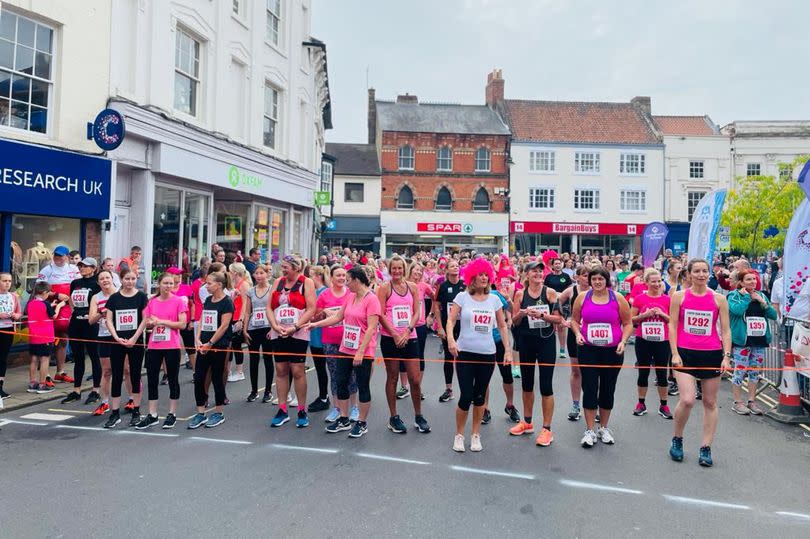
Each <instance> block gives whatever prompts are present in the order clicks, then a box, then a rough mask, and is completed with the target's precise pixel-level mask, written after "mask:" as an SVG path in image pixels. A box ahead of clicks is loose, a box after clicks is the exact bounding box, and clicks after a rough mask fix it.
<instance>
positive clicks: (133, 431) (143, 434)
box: [113, 430, 180, 438]
mask: <svg viewBox="0 0 810 539" xmlns="http://www.w3.org/2000/svg"><path fill="white" fill-rule="evenodd" d="M113 432H115V433H116V434H140V435H141V436H159V437H161V438H177V437H178V436H180V435H179V434H169V433H164V432H144V431H142V430H116V431H113Z"/></svg>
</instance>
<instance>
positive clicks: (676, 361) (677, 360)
mask: <svg viewBox="0 0 810 539" xmlns="http://www.w3.org/2000/svg"><path fill="white" fill-rule="evenodd" d="M672 366H673V367H676V368H679V367H683V360H681V356H680V355H678V354H675V355H674V356H672Z"/></svg>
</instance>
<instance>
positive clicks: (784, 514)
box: [776, 511, 810, 520]
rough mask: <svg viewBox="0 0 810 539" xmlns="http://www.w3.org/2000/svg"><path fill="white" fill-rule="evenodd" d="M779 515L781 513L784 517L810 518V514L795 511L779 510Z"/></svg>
mask: <svg viewBox="0 0 810 539" xmlns="http://www.w3.org/2000/svg"><path fill="white" fill-rule="evenodd" d="M776 514H777V515H781V516H783V517H796V518H806V519H807V520H810V515H805V514H804V513H793V512H791V511H777V512H776Z"/></svg>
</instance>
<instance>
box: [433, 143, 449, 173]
mask: <svg viewBox="0 0 810 539" xmlns="http://www.w3.org/2000/svg"><path fill="white" fill-rule="evenodd" d="M436 170H443V171H447V172H449V171H451V170H453V150H451V149H450V148H449V147H447V146H444V147H442V148H439V151H438V152H436Z"/></svg>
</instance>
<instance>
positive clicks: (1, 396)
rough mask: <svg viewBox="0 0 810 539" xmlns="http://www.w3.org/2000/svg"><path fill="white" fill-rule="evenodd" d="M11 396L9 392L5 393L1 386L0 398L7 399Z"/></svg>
mask: <svg viewBox="0 0 810 539" xmlns="http://www.w3.org/2000/svg"><path fill="white" fill-rule="evenodd" d="M10 396H11V394H10V393H6V391H5V390H4V389H3V388H0V399H7V398H9V397H10Z"/></svg>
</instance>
